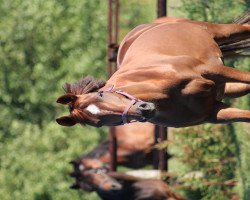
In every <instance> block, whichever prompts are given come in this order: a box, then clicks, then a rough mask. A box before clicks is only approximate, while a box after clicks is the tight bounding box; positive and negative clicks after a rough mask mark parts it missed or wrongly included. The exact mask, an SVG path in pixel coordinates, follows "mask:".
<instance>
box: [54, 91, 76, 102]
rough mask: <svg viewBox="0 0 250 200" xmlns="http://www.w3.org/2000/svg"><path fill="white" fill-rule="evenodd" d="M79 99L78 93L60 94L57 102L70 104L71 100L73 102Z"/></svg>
mask: <svg viewBox="0 0 250 200" xmlns="http://www.w3.org/2000/svg"><path fill="white" fill-rule="evenodd" d="M76 99H77V96H76V95H74V94H69V93H68V94H65V95H63V96H60V97H59V98H58V99H57V100H56V102H57V103H60V104H68V103H70V102H72V101H75V100H76Z"/></svg>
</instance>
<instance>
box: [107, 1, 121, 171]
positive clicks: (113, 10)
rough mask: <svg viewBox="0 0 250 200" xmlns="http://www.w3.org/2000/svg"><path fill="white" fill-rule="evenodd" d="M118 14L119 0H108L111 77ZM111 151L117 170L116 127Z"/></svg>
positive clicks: (113, 168) (111, 130)
mask: <svg viewBox="0 0 250 200" xmlns="http://www.w3.org/2000/svg"><path fill="white" fill-rule="evenodd" d="M118 14H119V0H108V50H107V59H108V77H111V76H112V74H113V73H114V72H115V70H116V59H115V60H114V58H113V57H114V51H115V47H116V46H117V42H118V27H119V26H118V21H119V19H118ZM109 141H110V143H109V153H110V171H116V168H117V139H116V131H115V127H110V128H109Z"/></svg>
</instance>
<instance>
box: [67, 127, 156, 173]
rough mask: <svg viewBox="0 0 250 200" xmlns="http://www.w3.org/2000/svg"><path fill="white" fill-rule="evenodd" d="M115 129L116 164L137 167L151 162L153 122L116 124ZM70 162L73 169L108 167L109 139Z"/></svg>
mask: <svg viewBox="0 0 250 200" xmlns="http://www.w3.org/2000/svg"><path fill="white" fill-rule="evenodd" d="M115 130H116V138H117V162H118V165H123V166H126V167H130V168H134V169H137V168H141V167H144V166H145V165H147V164H152V163H153V155H152V149H153V145H154V125H153V124H150V123H133V124H128V125H124V126H117V127H115ZM71 163H72V164H73V165H74V168H75V170H88V169H97V168H103V167H104V168H109V164H110V154H109V141H108V140H105V141H103V142H102V143H100V144H99V145H98V146H97V147H96V148H94V149H93V150H92V151H91V152H89V153H88V154H85V155H83V156H81V157H79V158H77V159H75V160H73V161H72V162H71Z"/></svg>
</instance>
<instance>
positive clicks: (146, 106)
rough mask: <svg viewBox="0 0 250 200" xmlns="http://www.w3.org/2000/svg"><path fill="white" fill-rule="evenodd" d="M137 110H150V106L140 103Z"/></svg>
mask: <svg viewBox="0 0 250 200" xmlns="http://www.w3.org/2000/svg"><path fill="white" fill-rule="evenodd" d="M139 108H140V109H142V110H147V109H150V106H149V105H148V104H147V103H142V104H140V105H139Z"/></svg>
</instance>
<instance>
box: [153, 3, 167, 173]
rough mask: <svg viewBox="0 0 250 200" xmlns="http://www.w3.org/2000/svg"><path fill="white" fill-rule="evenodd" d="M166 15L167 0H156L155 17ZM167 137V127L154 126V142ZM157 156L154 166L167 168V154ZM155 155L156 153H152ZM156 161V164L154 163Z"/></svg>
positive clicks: (160, 152) (161, 153)
mask: <svg viewBox="0 0 250 200" xmlns="http://www.w3.org/2000/svg"><path fill="white" fill-rule="evenodd" d="M166 15H167V0H157V18H159V17H164V16H166ZM166 139H168V129H167V128H165V127H161V126H155V143H156V144H157V143H160V142H162V141H164V140H166ZM156 152H158V156H154V157H156V159H154V168H158V169H160V170H168V154H167V152H165V151H164V150H159V151H156ZM154 155H156V153H154ZM157 162H158V165H157V164H156V163H157Z"/></svg>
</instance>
